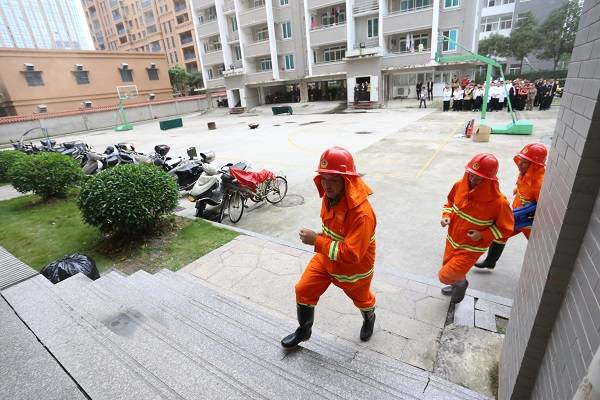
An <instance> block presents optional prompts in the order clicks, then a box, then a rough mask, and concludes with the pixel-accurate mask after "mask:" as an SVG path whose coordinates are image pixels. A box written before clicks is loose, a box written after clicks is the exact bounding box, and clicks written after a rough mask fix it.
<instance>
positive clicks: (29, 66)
mask: <svg viewBox="0 0 600 400" xmlns="http://www.w3.org/2000/svg"><path fill="white" fill-rule="evenodd" d="M23 65H25V71H33V70H34V66H33V64H29V63H25V64H23Z"/></svg>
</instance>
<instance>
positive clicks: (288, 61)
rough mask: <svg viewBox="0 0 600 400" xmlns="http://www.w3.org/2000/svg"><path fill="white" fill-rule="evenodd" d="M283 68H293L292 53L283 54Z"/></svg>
mask: <svg viewBox="0 0 600 400" xmlns="http://www.w3.org/2000/svg"><path fill="white" fill-rule="evenodd" d="M285 69H287V70H292V69H294V55H293V54H286V55H285Z"/></svg>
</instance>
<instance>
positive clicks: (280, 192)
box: [267, 176, 288, 204]
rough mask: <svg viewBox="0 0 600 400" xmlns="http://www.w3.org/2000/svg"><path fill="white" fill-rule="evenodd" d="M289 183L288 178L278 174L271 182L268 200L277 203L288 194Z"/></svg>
mask: <svg viewBox="0 0 600 400" xmlns="http://www.w3.org/2000/svg"><path fill="white" fill-rule="evenodd" d="M287 190H288V184H287V180H286V179H285V178H284V177H283V176H278V177H277V178H275V180H274V181H271V183H270V184H269V190H268V191H267V201H268V202H269V203H271V204H277V203H279V202H280V201H281V200H283V198H284V197H285V195H286V194H287Z"/></svg>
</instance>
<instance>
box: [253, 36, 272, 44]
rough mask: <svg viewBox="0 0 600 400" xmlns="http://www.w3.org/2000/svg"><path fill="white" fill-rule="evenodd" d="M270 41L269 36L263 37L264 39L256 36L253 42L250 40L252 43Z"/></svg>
mask: <svg viewBox="0 0 600 400" xmlns="http://www.w3.org/2000/svg"><path fill="white" fill-rule="evenodd" d="M268 41H269V38H268V37H267V38H262V39H259V38H254V40H253V41H252V42H250V44H256V43H264V42H268Z"/></svg>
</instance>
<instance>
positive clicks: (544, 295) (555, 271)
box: [499, 0, 600, 400]
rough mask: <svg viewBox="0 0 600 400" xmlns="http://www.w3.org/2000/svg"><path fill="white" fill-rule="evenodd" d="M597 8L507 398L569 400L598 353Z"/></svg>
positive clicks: (533, 259) (510, 366) (590, 8)
mask: <svg viewBox="0 0 600 400" xmlns="http://www.w3.org/2000/svg"><path fill="white" fill-rule="evenodd" d="M599 96H600V0H586V1H585V3H584V6H583V12H582V16H581V20H580V23H579V31H578V33H577V38H576V40H575V48H574V50H573V54H572V58H571V63H570V64H569V73H568V79H567V83H566V86H565V94H564V95H563V98H562V100H561V106H560V111H559V114H558V120H557V123H556V128H555V131H554V138H553V141H552V148H551V149H550V155H549V160H548V168H547V171H546V178H545V182H544V187H543V188H542V193H541V196H540V201H539V204H538V210H537V212H536V217H535V222H534V225H533V231H532V236H531V240H530V241H529V245H528V247H527V251H526V253H525V260H524V262H523V269H522V272H521V278H520V281H519V286H518V288H517V290H516V292H515V297H514V306H513V310H512V314H511V318H510V323H509V326H508V331H507V334H506V338H505V341H504V348H503V352H502V359H501V365H500V387H499V398H500V399H515V400H517V399H565V400H567V399H571V398H572V397H573V395H574V393H575V391H576V390H577V387H578V385H579V383H580V382H581V380H582V379H583V377H584V376H585V373H586V371H587V368H588V367H589V365H590V363H591V359H592V357H593V355H594V353H595V352H596V350H597V349H598V346H599V345H600V336H598V329H599V328H600V199H598V189H599V187H600V102H599V100H600V97H599Z"/></svg>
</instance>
